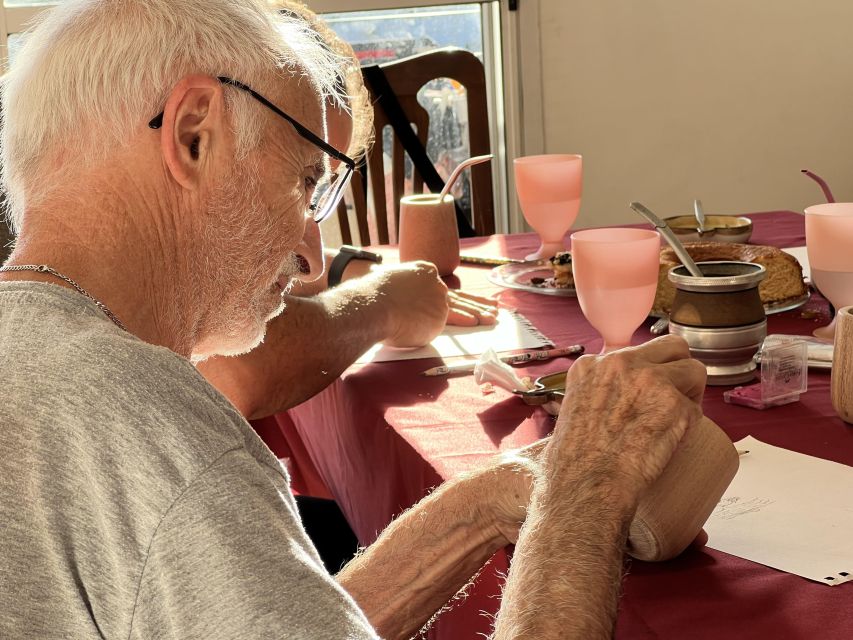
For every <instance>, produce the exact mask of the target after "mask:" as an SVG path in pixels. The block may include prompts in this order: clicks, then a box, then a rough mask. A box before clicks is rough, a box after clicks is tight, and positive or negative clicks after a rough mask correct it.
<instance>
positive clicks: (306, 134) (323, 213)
mask: <svg viewBox="0 0 853 640" xmlns="http://www.w3.org/2000/svg"><path fill="white" fill-rule="evenodd" d="M217 79H218V80H219V82H221V83H222V84H227V85H231V86H232V87H236V88H237V89H240V90H241V91H245V92H246V93H248V94H249V95H250V96H252V97H253V98H254V99H255V100H257V101H258V102H260V103H261V104H262V105H264V106H265V107H266V108H267V109H269V110H270V111H272V112H273V113H275V114H276V115H278V116H281V117H282V118H284V119H285V120H287V121H288V122H289V123H290V124H291V126H292V127H293V128H294V129H295V130H296V133H298V134H299V135H300V136H302V137H303V138H304V139H305V140H308V142H310V143H312V144H314V145H315V146H317V147H319V148H320V149H321V150H322V151H323V152H324V153H326V154H327V155H329V156H331V157H332V158H334V159H335V160H338V161H339V162H340V163H341V167H339V169H338V172H336V173H334V174H333V175H332V176H331V177H330V178H329V179H324V180H323V181H322V182H320V183H319V184H318V185H317V186H316V187H315V189H314V196H313V197H312V199H311V205H310V206H309V208H310V210H311V212H312V214H313V218H314V222H322V221H323V220H325V219H326V218H328V217H329V216H330V215H331V213H332V212H333V211H334V210H335V208H337V206H338V203H339V202H340V201H341V198H342V197H343V195H344V192H345V191H346V188H347V186H348V185H349V183H350V180H351V179H352V174H353V173H354V172H355V160H353V159H352V158H350V157H349V156H347V155H346V154H344V153H341V152H340V151H338V150H337V149H335V148H334V147H333V146H332V145H330V144H329V143H328V142H326V141H325V140H323V139H322V138H320V137H319V136H317V135H315V134H314V133H312V132H311V131H310V130H309V129H307V128H306V127H304V126H302V125H301V124H300V123H299V122H297V121H296V120H295V119H294V118H292V117H290V116H289V115H287V114H286V113H285V112H284V111H282V110H281V109H279V108H278V107H277V106H275V105H274V104H273V103H272V102H270V101H269V100H267V99H266V98H264V97H263V96H262V95H261V94H260V93H258V92H257V91H255V90H254V89H252V88H251V87H249V86H247V85H245V84H243V83H242V82H238V81H237V80H232V79H231V78H227V77H225V76H220V77H219V78H217ZM148 126H149V127H150V128H152V129H159V128H160V127H162V126H163V112H162V111H161V112H160V113H158V114H157V115H156V116H154V117H153V118H152V119H151V121H150V122H149V123H148Z"/></svg>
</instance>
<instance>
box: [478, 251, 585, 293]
mask: <svg viewBox="0 0 853 640" xmlns="http://www.w3.org/2000/svg"><path fill="white" fill-rule="evenodd" d="M552 277H554V271H553V269H551V263H550V262H549V261H548V260H536V261H533V262H517V263H512V264H502V265H501V266H499V267H495V268H494V269H492V270H491V271H489V281H490V282H492V283H493V284H496V285H498V286H499V287H506V288H507V289H518V290H519V291H529V292H530V293H539V294H542V295H544V296H562V297H575V295H576V294H575V288H574V287H566V288H565V289H558V288H556V287H547V286H544V285H542V286H540V285H535V284H531V283H530V280H531V279H532V278H552Z"/></svg>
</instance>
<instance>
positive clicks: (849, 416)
mask: <svg viewBox="0 0 853 640" xmlns="http://www.w3.org/2000/svg"><path fill="white" fill-rule="evenodd" d="M832 408H833V409H835V413H837V414H838V417H839V418H841V419H842V420H844V422H848V423H850V424H853V307H843V308H841V309H839V310H838V313H837V314H836V321H835V346H834V347H833V349H832Z"/></svg>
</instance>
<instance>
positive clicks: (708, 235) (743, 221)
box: [664, 216, 752, 244]
mask: <svg viewBox="0 0 853 640" xmlns="http://www.w3.org/2000/svg"><path fill="white" fill-rule="evenodd" d="M664 222H666V223H667V225H669V228H670V229H672V230H673V232H674V233H675V235H676V236H678V239H679V240H681V241H682V242H732V243H738V244H740V243H744V242H746V241H747V240H749V237H750V236H751V235H752V220H750V219H749V218H746V217H744V216H705V231H704V233H700V232H699V228H698V227H699V223H698V222H696V217H695V216H672V217H670V218H666V220H664Z"/></svg>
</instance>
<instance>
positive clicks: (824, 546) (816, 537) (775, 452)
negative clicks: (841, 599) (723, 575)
mask: <svg viewBox="0 0 853 640" xmlns="http://www.w3.org/2000/svg"><path fill="white" fill-rule="evenodd" d="M736 446H737V448H738V450H741V451H748V452H749V453H745V454H743V455H741V457H740V469H738V472H737V475H736V476H735V479H734V480H733V481H732V484H731V485H730V486H729V488H728V490H727V491H726V493H725V495H723V498H722V499H721V500H720V504H719V505H717V508H716V509H715V510H714V513H712V514H711V517H710V518H709V519H708V522H706V523H705V530H706V531H707V532H708V537H709V541H708V546H709V547H711V548H713V549H718V550H719V551H724V552H726V553H730V554H732V555H735V556H738V557H741V558H746V559H747V560H752V561H753V562H759V563H761V564H764V565H767V566H768V567H773V568H775V569H780V570H781V571H786V572H788V573H793V574H795V575H798V576H802V577H804V578H808V579H809V580H814V581H816V582H822V583H823V584H828V585H838V584H843V583H844V582H849V581H850V580H853V544H851V537H853V467H848V466H847V465H843V464H838V463H836V462H829V461H828V460H821V459H820V458H814V457H812V456H807V455H803V454H801V453H796V452H794V451H789V450H787V449H782V448H779V447H774V446H771V445H768V444H765V443H763V442H761V441H759V440H756V439H755V438H753V437H751V436H749V437H746V438H744V439H743V440H741V441H740V442H737V443H736Z"/></svg>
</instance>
